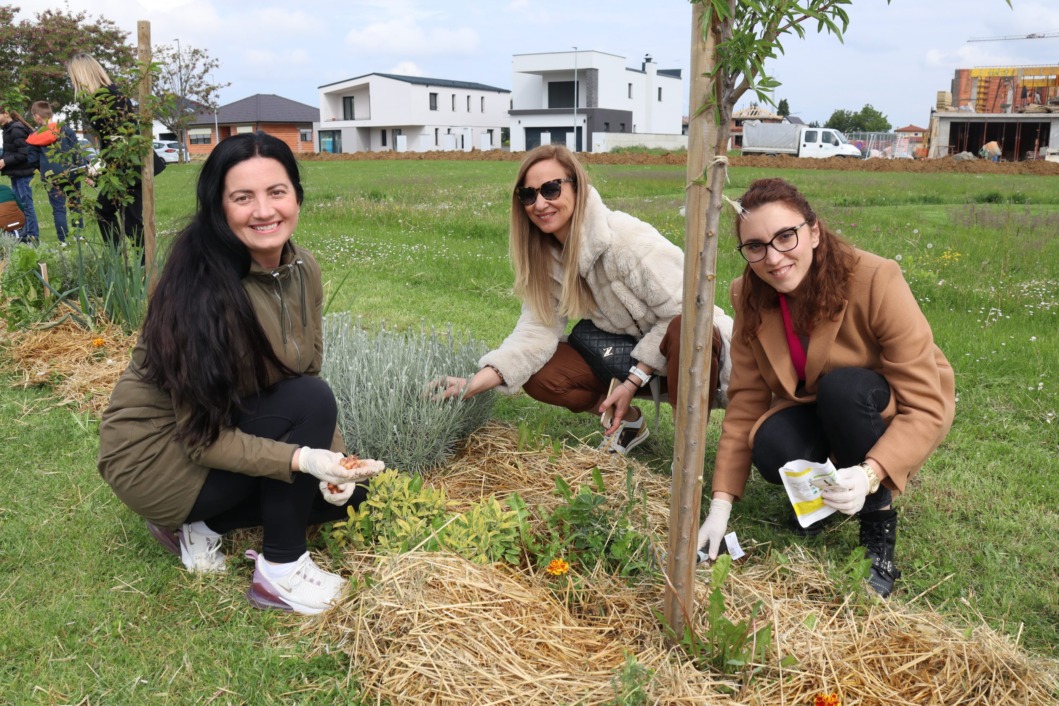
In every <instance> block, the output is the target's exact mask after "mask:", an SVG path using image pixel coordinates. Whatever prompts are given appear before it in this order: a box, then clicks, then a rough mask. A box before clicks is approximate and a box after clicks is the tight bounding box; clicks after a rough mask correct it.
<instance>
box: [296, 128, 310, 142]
mask: <svg viewBox="0 0 1059 706" xmlns="http://www.w3.org/2000/svg"><path fill="white" fill-rule="evenodd" d="M298 139H299V140H301V141H302V142H312V141H313V129H312V128H311V127H310V128H304V127H303V128H298Z"/></svg>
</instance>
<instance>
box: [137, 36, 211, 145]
mask: <svg viewBox="0 0 1059 706" xmlns="http://www.w3.org/2000/svg"><path fill="white" fill-rule="evenodd" d="M154 62H155V65H156V66H157V67H158V75H157V77H156V79H155V83H154V94H155V97H156V98H157V99H158V106H157V113H158V120H159V122H161V123H162V124H163V125H165V126H166V127H167V128H169V130H171V131H172V132H174V133H176V134H177V135H178V137H179V139H180V144H181V146H182V147H184V150H185V151H184V156H185V157H186V155H187V129H188V125H190V124H191V121H192V120H194V119H195V114H196V113H197V112H199V111H201V110H203V109H205V108H210V109H212V108H216V107H217V98H218V92H219V91H220V89H222V88H224V87H226V86H228V85H230V84H228V83H215V82H214V81H213V78H212V74H213V71H214V70H215V69H217V68H218V67H219V66H220V64H219V63H218V62H217V60H216V59H214V58H212V57H211V56H210V55H209V53H208V52H207V51H206V50H205V49H199V48H198V47H186V48H184V47H181V46H180V43H179V42H177V44H176V46H173V45H169V44H162V45H160V46H158V47H156V48H155V50H154Z"/></svg>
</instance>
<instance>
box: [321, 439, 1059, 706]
mask: <svg viewBox="0 0 1059 706" xmlns="http://www.w3.org/2000/svg"><path fill="white" fill-rule="evenodd" d="M626 463H627V461H626V460H624V459H620V458H614V457H610V456H606V455H603V454H600V453H598V452H596V451H591V450H588V449H586V448H576V449H565V450H564V451H563V452H562V453H559V454H555V453H554V452H553V451H552V450H551V449H546V450H541V451H537V450H534V451H528V450H524V449H523V450H520V449H519V448H518V445H517V439H516V434H515V432H514V431H513V430H512V429H510V428H507V427H502V426H496V425H494V426H489V427H486V428H485V429H483V430H481V431H480V432H479V433H477V434H475V435H474V436H473V437H472V439H471V440H470V442H469V443H468V445H467V448H466V449H465V450H464V452H463V453H462V454H461V455H460V457H459V458H458V459H457V460H456V461H455V462H454V463H453V464H452V466H451V467H449V468H446V469H444V470H442V471H439V472H438V473H436V474H434V475H432V476H430V477H429V478H428V482H430V483H432V484H434V485H435V486H438V487H442V488H444V489H445V492H446V494H447V495H448V496H449V498H450V499H453V500H455V501H456V502H457V504H463V503H470V502H474V501H477V500H479V499H481V497H482V496H483V495H488V494H489V493H495V494H497V496H498V497H503V496H505V495H506V494H508V493H511V492H515V491H517V492H518V493H519V494H520V495H522V497H523V498H524V499H526V501H527V503H528V504H529V505H530V506H531V507H532V506H534V505H537V504H540V505H544V506H547V507H550V506H552V505H554V503H556V502H557V499H556V498H555V497H554V496H553V494H552V492H551V491H552V488H553V487H554V481H553V477H554V476H555V475H556V474H559V475H562V477H563V478H565V479H566V480H567V482H569V483H570V485H571V486H574V487H576V486H578V485H581V484H583V483H587V482H589V477H590V472H591V470H592V468H593V467H596V466H598V467H599V468H600V471H601V472H602V475H603V477H604V481H605V483H606V485H607V488H608V493H609V492H614V493H615V494H617V495H621V494H623V493H624V491H625V475H626ZM631 463H632V468H633V476H634V481H635V483H636V484H637V486H638V487H639V488H642V489H645V490H646V491H647V492H648V494H649V497H650V499H649V501H648V508H647V516H648V518H649V524H650V526H651V528H652V530H653V531H654V532H655V533H656V535H657V536H658V537H659V538H661V539H660V541H664V537H665V532H664V528H665V526H666V519H667V517H668V506H669V501H668V494H669V480H668V479H666V478H662V477H660V476H659V475H658V474H656V473H653V472H651V471H649V470H646V469H644V468H642V467H640V466H639V465H638V464H635V463H634V462H631ZM760 554H764V555H763V556H761V555H760ZM344 563H345V568H346V569H347V570H350V571H352V573H353V574H354V575H355V576H357V577H358V581H357V584H356V585H357V586H358V588H357V589H356V590H352V591H350V593H349V594H348V595H347V596H346V597H345V598H344V599H343V601H342V602H341V604H340V605H339V606H337V607H336V608H335V609H334V610H332V611H329V612H328V613H327V614H325V615H324V616H323V617H322V618H321V619H318V620H317V621H315V622H313V623H310V624H309V625H307V626H306V629H307V630H310V631H312V632H315V633H316V637H315V639H316V642H317V644H318V645H319V649H320V650H334V649H340V650H343V651H345V652H347V653H348V654H349V656H350V658H351V660H352V662H353V665H354V672H355V674H356V679H357V683H358V684H359V685H360V687H361V688H362V689H363V690H364V694H363V697H364V699H365V700H370V699H374V700H379V701H387V702H390V703H400V704H516V703H517V704H553V703H571V704H572V703H584V704H593V703H606V702H609V701H611V700H613V699H615V698H617V697H618V692H617V691H616V684H617V682H616V675H617V674H618V673H619V672H620V671H621V668H622V666H623V664H624V662H625V657H626V655H627V654H628V655H633V656H635V658H636V660H637V662H638V663H639V664H640V665H641V666H642V667H644V668H646V669H648V670H651V672H652V673H653V676H652V678H651V680H650V683H649V684H648V685H647V686H646V689H645V691H646V694H647V698H648V703H656V704H759V705H762V706H764V705H766V704H767V705H769V706H774V705H777V704H782V705H786V704H790V705H791V706H796V705H798V706H801V705H804V704H811V703H813V698H814V696H816V695H817V694H821V693H837V694H838V695H839V699H840V702H841V703H842V704H847V705H849V704H902V705H904V704H960V705H961V706H962V705H963V704H983V705H984V704H989V706H995V705H997V704H1030V705H1033V706H1035V705H1037V704H1041V705H1044V704H1051V703H1054V698H1055V695H1056V694H1057V693H1059V692H1057V689H1059V664H1057V663H1056V662H1054V661H1051V660H1047V659H1044V658H1040V657H1034V656H1031V655H1028V654H1026V653H1024V652H1023V651H1021V650H1019V648H1018V646H1017V645H1016V644H1014V643H1013V642H1012V641H1011V640H1010V639H1009V638H1007V637H1005V636H1002V635H999V634H997V633H995V632H994V631H992V630H990V629H989V628H988V627H986V626H984V625H980V626H975V627H973V629H967V630H961V629H960V628H958V627H955V626H953V625H950V624H948V623H947V622H946V621H945V620H944V619H943V618H942V617H941V616H939V615H937V614H936V613H933V612H930V611H927V610H923V609H918V608H914V607H912V606H908V605H905V604H902V603H901V601H900V599H899V598H895V599H891V600H889V601H871V602H869V603H868V605H867V607H865V606H864V603H863V602H860V601H854V600H851V599H849V598H843V597H836V595H837V594H836V592H835V591H834V590H833V588H832V586H831V582H830V579H829V578H828V577H827V575H826V573H825V572H824V570H823V569H822V568H821V567H820V566H818V564H817V563H816V562H815V561H814V560H813V558H812V557H811V556H809V555H808V554H807V553H805V552H804V551H802V550H801V549H799V548H798V547H795V548H794V549H793V550H791V551H789V552H788V554H787V556H786V559H785V560H784V561H783V562H782V563H781V562H780V561H779V560H778V559H777V557H776V556H774V555H770V554H767V553H758V554H752V555H751V558H749V559H748V560H745V561H744V562H742V563H741V564H739V565H738V566H737V567H735V568H734V569H733V571H732V574H731V576H730V578H729V581H728V584H727V585H726V587H725V601H726V606H727V608H726V614H727V616H728V617H729V619H731V620H733V621H738V620H741V619H744V618H746V617H747V616H749V614H750V611H751V609H752V608H753V606H754V604H755V603H757V602H759V601H760V602H761V604H762V613H761V617H760V618H759V620H762V621H768V622H769V623H771V624H772V626H773V631H774V637H773V650H772V654H771V655H770V657H769V660H768V665H766V668H765V670H764V671H763V672H762V674H761V675H760V676H758V677H757V678H755V679H754V680H752V681H750V682H749V683H740V682H739V681H738V680H736V679H734V678H731V677H722V676H721V675H719V674H715V673H711V672H708V671H700V670H698V669H696V668H695V666H694V665H693V664H692V663H691V662H690V661H689V660H688V658H687V657H686V655H685V654H684V653H683V652H682V651H680V650H678V649H672V648H671V647H670V646H669V645H668V644H667V643H666V641H665V639H664V638H663V635H662V632H661V629H660V627H659V624H658V621H657V619H656V618H655V617H654V613H655V611H659V610H661V605H662V590H663V587H662V584H661V582H659V581H646V582H643V583H640V584H637V585H631V586H630V585H628V584H626V582H625V581H624V580H620V579H616V578H613V577H610V576H607V575H605V574H602V573H599V572H597V573H596V574H593V575H591V576H581V577H575V576H571V575H567V576H563V577H559V578H555V577H551V576H548V575H547V574H544V573H540V572H534V571H532V570H530V569H516V568H512V567H508V566H501V565H495V566H485V567H482V566H477V565H473V564H471V563H469V562H467V561H464V560H463V559H460V558H458V557H453V556H450V555H443V554H434V553H422V552H411V553H408V554H403V555H400V556H397V557H389V558H387V557H377V556H370V555H367V554H350V555H348V556H347V557H345V562H344ZM700 575H701V576H702V577H703V581H701V582H700V583H699V584H698V586H697V588H696V592H697V598H696V604H697V605H698V606H702V604H703V602H704V601H705V599H706V596H707V591H708V587H707V581H706V575H705V572H700ZM365 578H370V581H365V580H363V579H365ZM705 621H706V616H705V611H704V610H703V609H701V608H700V609H699V610H698V611H697V613H696V615H695V616H694V618H693V621H692V622H693V626H694V628H695V629H696V630H697V631H698V632H699V633H700V634H705V631H706V625H705ZM810 625H811V626H812V627H810ZM782 655H793V656H795V657H796V658H797V660H798V663H797V665H796V666H794V667H792V668H786V669H782V670H781V669H780V667H779V666H778V665H779V657H780V656H782Z"/></svg>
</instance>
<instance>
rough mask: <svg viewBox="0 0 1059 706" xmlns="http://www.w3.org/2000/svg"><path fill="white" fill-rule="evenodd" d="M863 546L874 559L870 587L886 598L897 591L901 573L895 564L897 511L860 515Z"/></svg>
mask: <svg viewBox="0 0 1059 706" xmlns="http://www.w3.org/2000/svg"><path fill="white" fill-rule="evenodd" d="M860 543H861V546H863V547H864V548H865V554H866V555H867V557H868V558H869V559H871V576H870V577H869V578H868V584H869V585H870V586H871V587H872V589H873V590H874V591H875V592H876V593H878V594H879V595H880V596H882V597H883V598H886V597H887V596H889V595H890V592H891V591H893V590H894V582H895V581H897V579H899V578H901V571H900V570H899V569H898V568H897V567H896V566H895V565H894V545H895V544H896V543H897V510H877V511H875V512H864V513H861V515H860Z"/></svg>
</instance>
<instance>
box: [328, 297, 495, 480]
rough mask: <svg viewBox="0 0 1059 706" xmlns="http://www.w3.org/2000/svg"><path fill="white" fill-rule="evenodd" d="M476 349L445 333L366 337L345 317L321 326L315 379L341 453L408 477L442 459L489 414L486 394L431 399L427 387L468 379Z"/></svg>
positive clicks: (384, 332) (379, 332) (382, 331)
mask: <svg viewBox="0 0 1059 706" xmlns="http://www.w3.org/2000/svg"><path fill="white" fill-rule="evenodd" d="M484 352H485V351H484V346H482V345H481V344H479V343H477V342H476V341H474V340H473V339H471V338H468V339H467V340H465V341H463V342H460V341H457V340H456V339H455V338H454V337H453V335H452V332H451V331H449V332H447V333H446V335H444V336H442V335H439V334H438V333H437V332H436V331H434V330H431V331H429V332H425V331H419V332H415V331H406V332H398V331H391V330H388V329H386V328H379V329H375V330H369V329H366V328H364V327H362V326H361V325H360V324H359V322H357V321H355V320H354V319H353V317H351V316H350V315H349V314H329V315H328V316H327V317H325V319H324V364H323V371H322V375H323V377H324V378H325V379H326V380H327V381H328V383H329V384H330V385H331V389H332V390H334V393H335V397H336V398H337V399H338V415H339V416H338V424H339V428H341V429H342V434H343V437H344V438H345V441H346V448H347V449H348V450H349V452H350V453H355V454H357V455H358V456H360V457H361V458H375V459H380V460H382V461H385V462H386V465H387V466H390V467H394V468H400V469H402V470H405V471H409V472H412V473H421V472H423V471H425V470H429V469H431V468H435V467H437V466H440V465H441V464H443V463H444V462H445V461H446V460H448V459H449V458H450V457H451V455H452V452H453V451H454V449H455V447H456V444H457V443H458V442H459V441H460V440H462V439H464V438H465V437H466V436H467V435H468V434H470V433H471V432H472V431H474V430H475V429H477V428H479V427H480V426H482V425H483V424H484V423H485V422H486V421H487V420H488V419H489V416H490V414H491V413H492V408H493V398H494V394H493V393H492V392H487V393H483V394H480V395H476V396H475V397H472V398H471V399H469V400H459V399H451V400H444V401H442V400H436V399H434V398H433V397H432V396H431V394H430V392H429V388H430V383H431V381H433V380H435V379H437V378H439V377H442V376H445V375H463V376H470V375H471V374H472V373H473V372H474V371H475V370H477V361H478V358H479V357H480V356H481V355H482V353H484Z"/></svg>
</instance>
